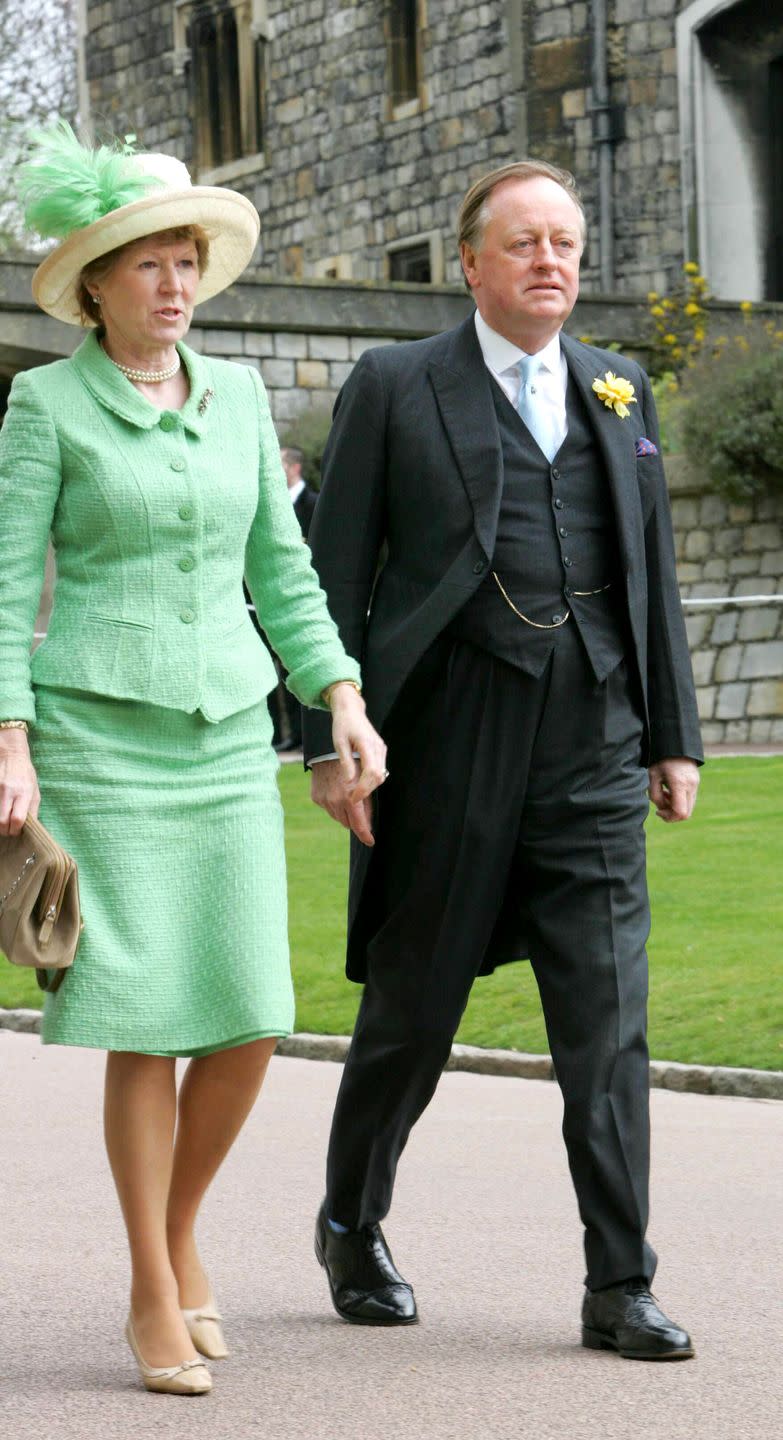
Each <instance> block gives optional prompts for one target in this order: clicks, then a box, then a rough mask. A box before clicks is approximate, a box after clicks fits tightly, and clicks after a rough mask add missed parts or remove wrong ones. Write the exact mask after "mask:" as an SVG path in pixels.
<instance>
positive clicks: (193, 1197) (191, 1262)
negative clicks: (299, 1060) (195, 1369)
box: [166, 1039, 277, 1309]
mask: <svg viewBox="0 0 783 1440" xmlns="http://www.w3.org/2000/svg"><path fill="white" fill-rule="evenodd" d="M276 1044H277V1041H276V1040H275V1039H268V1040H253V1041H251V1042H250V1044H248V1045H237V1046H234V1047H233V1048H232V1049H230V1050H219V1051H217V1052H216V1053H215V1054H213V1055H203V1056H201V1057H199V1058H198V1059H195V1060H191V1062H190V1064H189V1066H188V1068H187V1070H186V1072H185V1075H184V1078H183V1080H182V1084H181V1086H180V1090H179V1104H178V1118H177V1137H176V1143H175V1146H174V1163H173V1167H172V1172H171V1184H170V1188H169V1194H168V1211H167V1217H166V1218H167V1231H168V1253H169V1255H170V1257H171V1264H172V1267H173V1270H174V1274H175V1275H176V1278H177V1282H178V1285H179V1303H180V1305H182V1306H183V1307H184V1308H186V1309H194V1308H196V1307H197V1306H199V1305H203V1304H204V1303H205V1301H206V1299H207V1293H208V1290H209V1282H208V1280H207V1277H206V1275H205V1273H204V1270H203V1268H202V1266H201V1262H200V1260H199V1256H198V1251H197V1249H196V1241H195V1236H194V1227H195V1223H196V1216H197V1214H198V1210H199V1206H200V1204H201V1201H202V1200H203V1198H204V1195H205V1193H206V1191H207V1188H208V1186H209V1184H210V1182H211V1181H212V1180H213V1178H214V1176H215V1175H216V1174H217V1171H218V1169H219V1168H220V1166H221V1164H222V1163H223V1161H224V1160H225V1158H226V1155H227V1154H228V1152H229V1150H230V1149H231V1146H232V1145H233V1143H234V1141H235V1140H236V1138H237V1135H238V1134H239V1132H240V1130H241V1129H242V1126H243V1125H244V1123H245V1120H246V1119H247V1117H248V1115H249V1114H250V1111H251V1110H252V1108H253V1105H254V1103H255V1100H256V1098H257V1096H258V1092H259V1090H260V1089H261V1085H262V1084H263V1080H264V1076H265V1074H266V1070H267V1066H268V1064H269V1061H270V1059H271V1057H272V1054H273V1052H274V1049H275V1046H276Z"/></svg>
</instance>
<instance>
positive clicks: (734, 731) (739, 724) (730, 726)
mask: <svg viewBox="0 0 783 1440" xmlns="http://www.w3.org/2000/svg"><path fill="white" fill-rule="evenodd" d="M749 734H750V721H749V720H729V721H728V723H727V725H726V729H725V730H724V732H723V738H724V740H725V742H726V744H727V745H730V744H732V742H733V743H734V744H739V745H745V744H747V739H748V735H749Z"/></svg>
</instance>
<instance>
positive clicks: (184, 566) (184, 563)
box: [179, 555, 568, 574]
mask: <svg viewBox="0 0 783 1440" xmlns="http://www.w3.org/2000/svg"><path fill="white" fill-rule="evenodd" d="M566 563H568V562H566ZM195 564H196V562H195V560H194V558H193V556H192V555H183V556H182V559H181V560H180V562H179V568H180V570H184V571H185V573H186V574H187V572H188V570H192V569H193V568H194V567H195Z"/></svg>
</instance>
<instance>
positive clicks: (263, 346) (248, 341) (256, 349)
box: [245, 330, 275, 356]
mask: <svg viewBox="0 0 783 1440" xmlns="http://www.w3.org/2000/svg"><path fill="white" fill-rule="evenodd" d="M274 353H275V341H274V336H273V335H269V334H267V333H265V332H264V331H261V330H246V331H245V354H246V355H264V356H267V355H274Z"/></svg>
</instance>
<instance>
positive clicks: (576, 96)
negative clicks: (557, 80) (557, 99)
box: [561, 90, 586, 120]
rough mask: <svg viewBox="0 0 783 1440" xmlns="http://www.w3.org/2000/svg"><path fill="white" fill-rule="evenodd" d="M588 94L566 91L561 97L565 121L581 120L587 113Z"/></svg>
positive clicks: (579, 91) (582, 91)
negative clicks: (586, 100) (586, 101)
mask: <svg viewBox="0 0 783 1440" xmlns="http://www.w3.org/2000/svg"><path fill="white" fill-rule="evenodd" d="M585 99H586V92H585V91H584V90H566V92H565V94H564V95H563V96H562V97H561V104H562V107H563V119H564V120H580V119H581V118H582V116H583V115H584V113H585Z"/></svg>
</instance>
